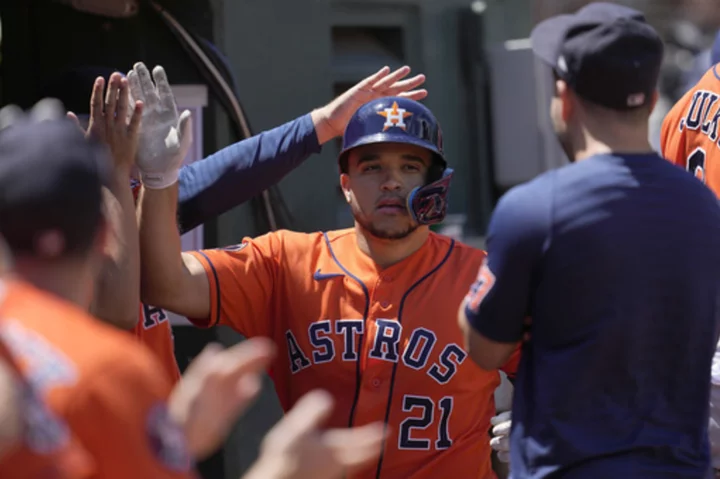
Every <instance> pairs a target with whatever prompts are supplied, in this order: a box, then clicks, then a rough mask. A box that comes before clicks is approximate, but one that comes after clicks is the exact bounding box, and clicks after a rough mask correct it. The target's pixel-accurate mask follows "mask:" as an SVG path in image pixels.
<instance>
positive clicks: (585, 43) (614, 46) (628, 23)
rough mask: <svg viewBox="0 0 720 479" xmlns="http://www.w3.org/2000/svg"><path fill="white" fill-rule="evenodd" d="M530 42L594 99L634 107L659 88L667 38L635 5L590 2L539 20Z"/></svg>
mask: <svg viewBox="0 0 720 479" xmlns="http://www.w3.org/2000/svg"><path fill="white" fill-rule="evenodd" d="M531 41H532V47H533V51H534V52H535V55H536V56H537V57H539V58H540V59H541V60H543V61H544V62H545V63H547V64H548V65H550V67H551V68H553V70H554V71H555V72H556V74H557V75H558V76H559V77H560V78H561V79H562V80H564V81H565V82H566V83H567V84H568V86H569V87H570V88H571V89H572V90H573V91H574V92H575V93H577V95H578V96H580V97H582V98H584V99H586V100H588V101H590V102H592V103H596V104H598V105H601V106H604V107H607V108H610V109H614V110H629V109H632V108H637V107H640V106H643V105H646V104H647V103H648V102H649V101H650V100H651V98H652V95H653V92H654V91H655V89H656V87H657V81H658V77H659V74H660V66H661V65H662V60H663V49H664V48H663V41H662V39H661V38H660V36H659V35H658V33H657V32H656V31H655V29H653V28H652V26H650V25H649V24H648V23H647V22H646V20H645V16H644V15H643V14H642V13H641V12H639V11H637V10H633V9H632V8H628V7H624V6H621V5H616V4H613V3H604V2H595V3H591V4H590V5H587V6H586V7H583V8H581V9H580V10H578V11H577V12H576V13H574V14H571V15H558V16H555V17H551V18H549V19H547V20H545V21H543V22H541V23H539V24H538V25H537V26H536V27H535V28H534V29H533V31H532V34H531Z"/></svg>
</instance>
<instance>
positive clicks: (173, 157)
mask: <svg viewBox="0 0 720 479" xmlns="http://www.w3.org/2000/svg"><path fill="white" fill-rule="evenodd" d="M127 78H128V82H129V83H130V92H131V94H132V97H133V99H134V100H140V101H142V102H143V103H144V109H143V116H142V127H141V132H140V143H139V146H138V154H137V166H138V169H139V170H140V178H141V180H142V183H143V185H144V186H145V187H146V188H151V189H163V188H167V187H168V186H171V185H173V184H175V183H176V182H177V180H178V172H179V170H180V167H181V166H182V164H183V160H184V159H185V156H186V155H187V152H188V149H189V148H190V144H191V143H192V128H191V126H192V118H191V114H190V111H189V110H185V111H183V112H182V114H180V115H178V111H177V105H176V103H175V97H174V96H173V93H172V89H171V88H170V82H169V81H168V78H167V75H166V74H165V70H164V69H163V67H161V66H156V67H155V68H154V69H153V72H152V76H151V75H150V71H149V70H148V69H147V67H146V66H145V64H143V63H142V62H139V63H136V64H135V66H134V67H133V69H132V70H130V72H129V73H128V75H127ZM153 80H155V82H154V83H153Z"/></svg>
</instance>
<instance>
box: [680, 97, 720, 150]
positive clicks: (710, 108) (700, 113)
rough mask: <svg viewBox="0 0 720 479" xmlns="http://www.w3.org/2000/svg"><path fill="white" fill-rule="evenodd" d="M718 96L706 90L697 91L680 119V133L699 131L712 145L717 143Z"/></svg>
mask: <svg viewBox="0 0 720 479" xmlns="http://www.w3.org/2000/svg"><path fill="white" fill-rule="evenodd" d="M719 99H720V96H718V95H717V94H715V93H713V92H711V91H707V90H697V91H696V92H695V93H694V94H693V97H692V102H691V103H690V107H689V108H688V111H687V113H686V114H685V116H684V117H683V118H682V119H681V121H680V125H679V129H680V131H682V130H683V129H685V128H687V129H688V130H695V131H697V130H700V131H701V132H702V133H703V134H705V135H707V136H708V137H709V138H710V140H711V141H713V142H714V143H717V142H718V123H719V122H720V103H718V100H719Z"/></svg>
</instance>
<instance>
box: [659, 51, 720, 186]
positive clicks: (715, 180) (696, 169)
mask: <svg viewBox="0 0 720 479" xmlns="http://www.w3.org/2000/svg"><path fill="white" fill-rule="evenodd" d="M660 145H661V152H662V156H663V157H665V158H666V159H668V160H669V161H671V162H673V163H675V164H676V165H678V166H680V167H682V168H684V169H686V170H688V171H689V172H690V173H692V174H693V175H695V177H696V178H698V179H699V180H701V181H703V182H704V183H705V184H706V185H707V186H708V187H709V188H710V189H711V190H713V191H714V192H715V194H716V195H718V196H719V197H720V67H718V65H715V66H714V67H712V68H711V69H710V70H708V71H707V72H706V73H705V75H703V77H702V78H701V79H700V81H699V82H698V83H697V84H696V85H695V86H694V87H693V88H692V89H690V91H688V92H687V93H685V95H683V97H682V98H681V99H680V100H679V101H678V102H677V103H676V104H675V105H674V106H673V108H672V109H671V110H670V111H669V112H668V114H667V115H666V116H665V119H664V120H663V124H662V131H661V136H660Z"/></svg>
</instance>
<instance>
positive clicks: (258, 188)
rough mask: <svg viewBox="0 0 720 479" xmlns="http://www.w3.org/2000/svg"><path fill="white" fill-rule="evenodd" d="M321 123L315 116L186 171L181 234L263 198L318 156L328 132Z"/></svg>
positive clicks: (182, 184)
mask: <svg viewBox="0 0 720 479" xmlns="http://www.w3.org/2000/svg"><path fill="white" fill-rule="evenodd" d="M318 121H319V120H318ZM315 122H316V120H315V119H314V117H313V116H312V114H307V115H304V116H302V117H300V118H297V119H295V120H293V121H290V122H288V123H285V124H284V125H281V126H279V127H277V128H273V129H271V130H268V131H264V132H262V133H260V134H258V135H255V136H253V137H252V138H248V139H245V140H243V141H240V142H237V143H234V144H232V145H230V146H228V147H226V148H223V149H222V150H220V151H218V152H217V153H215V154H213V155H210V156H208V157H207V158H205V159H204V160H202V161H198V162H195V163H193V164H192V165H190V166H186V167H184V168H182V169H181V170H180V179H179V184H180V190H179V209H178V223H179V224H180V230H181V232H182V233H184V232H186V231H189V230H191V229H193V228H195V227H196V226H198V225H200V224H202V223H204V222H206V221H208V220H210V219H213V218H215V217H217V216H219V215H221V214H222V213H225V212H226V211H228V210H230V209H232V208H234V207H236V206H238V205H240V204H242V203H244V202H246V201H248V200H250V199H251V198H253V197H255V196H257V195H259V194H260V193H261V192H262V191H264V190H266V189H268V188H270V187H271V186H273V185H274V184H276V183H278V182H279V181H280V180H282V179H283V178H284V177H285V176H286V175H287V174H288V173H290V172H291V171H292V170H294V169H295V168H297V167H298V166H299V165H301V164H302V163H303V162H304V161H305V160H306V159H307V158H308V157H309V156H310V155H311V154H313V153H318V152H319V151H320V144H321V143H320V142H319V135H320V134H321V131H323V129H322V127H319V130H318V131H316V124H315ZM323 135H324V136H327V135H326V134H323Z"/></svg>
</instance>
